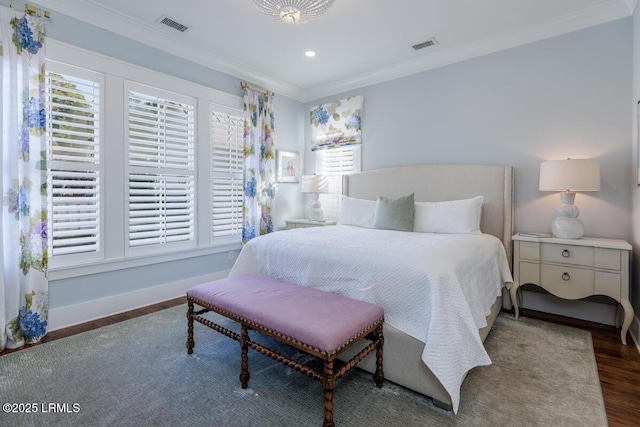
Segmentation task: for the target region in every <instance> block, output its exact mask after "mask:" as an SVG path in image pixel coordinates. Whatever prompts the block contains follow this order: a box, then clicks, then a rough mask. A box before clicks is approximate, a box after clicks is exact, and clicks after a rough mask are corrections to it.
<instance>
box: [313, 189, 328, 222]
mask: <svg viewBox="0 0 640 427" xmlns="http://www.w3.org/2000/svg"><path fill="white" fill-rule="evenodd" d="M309 219H310V220H311V221H322V220H323V219H324V212H323V211H322V205H321V204H320V195H319V194H318V193H313V200H311V203H310V204H309Z"/></svg>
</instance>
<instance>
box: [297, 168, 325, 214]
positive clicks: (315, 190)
mask: <svg viewBox="0 0 640 427" xmlns="http://www.w3.org/2000/svg"><path fill="white" fill-rule="evenodd" d="M301 191H302V192H303V193H311V194H313V199H312V200H311V203H310V204H309V213H308V215H309V219H310V220H311V221H322V219H323V218H324V213H323V212H322V206H321V205H320V193H328V192H329V177H328V176H325V175H303V176H302V184H301Z"/></svg>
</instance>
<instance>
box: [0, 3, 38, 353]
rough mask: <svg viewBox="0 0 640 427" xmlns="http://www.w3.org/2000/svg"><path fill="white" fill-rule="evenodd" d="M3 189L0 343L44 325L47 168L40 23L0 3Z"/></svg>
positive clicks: (34, 336) (23, 338) (26, 339)
mask: <svg viewBox="0 0 640 427" xmlns="http://www.w3.org/2000/svg"><path fill="white" fill-rule="evenodd" d="M0 30H1V34H2V39H1V41H2V51H3V54H2V61H3V67H2V71H1V73H2V113H3V114H2V120H1V123H0V124H1V127H2V141H1V142H0V146H1V148H2V151H1V153H2V159H1V160H2V178H1V181H0V182H1V183H2V195H3V203H2V210H1V212H0V222H1V227H0V236H1V239H0V255H1V256H0V269H1V272H2V274H1V275H0V350H3V349H4V348H16V347H20V346H22V345H24V344H33V343H37V342H38V341H40V339H41V338H42V337H43V336H44V335H45V333H46V332H47V320H48V311H49V285H48V280H47V176H46V173H47V169H46V139H45V76H44V25H43V22H42V19H41V18H39V17H35V16H29V15H25V16H22V17H20V18H19V17H17V16H16V15H15V12H14V10H13V9H9V8H6V7H0Z"/></svg>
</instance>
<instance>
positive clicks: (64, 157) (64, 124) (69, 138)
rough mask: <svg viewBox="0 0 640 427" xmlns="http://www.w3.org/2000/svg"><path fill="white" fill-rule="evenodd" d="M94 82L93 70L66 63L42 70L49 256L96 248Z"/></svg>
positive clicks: (97, 145) (97, 149)
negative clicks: (60, 67) (58, 69)
mask: <svg viewBox="0 0 640 427" xmlns="http://www.w3.org/2000/svg"><path fill="white" fill-rule="evenodd" d="M53 68H55V67H53ZM74 71H75V73H74ZM74 74H77V75H82V77H78V76H77V75H74ZM100 82H101V75H100V74H99V73H93V72H88V71H86V70H80V69H78V70H74V69H73V68H72V67H65V72H64V73H57V72H54V71H52V70H48V71H47V73H46V84H45V87H46V97H47V99H46V101H47V102H46V109H47V151H48V152H47V186H48V203H49V212H50V221H49V224H50V236H51V238H50V239H49V251H50V253H51V254H52V255H53V256H56V255H68V254H79V253H87V252H98V251H100V250H101V239H100V225H101V220H100V216H101V206H100V194H101V191H100V190H101V176H100V162H101V159H100V143H101V137H100V120H101V117H100V95H101V94H100V91H101V87H100V86H101V83H100Z"/></svg>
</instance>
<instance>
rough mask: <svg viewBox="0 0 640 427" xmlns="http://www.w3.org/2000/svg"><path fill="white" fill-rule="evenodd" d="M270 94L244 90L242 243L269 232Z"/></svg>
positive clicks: (271, 196)
mask: <svg viewBox="0 0 640 427" xmlns="http://www.w3.org/2000/svg"><path fill="white" fill-rule="evenodd" d="M272 102H273V94H271V93H263V92H259V91H256V90H253V89H250V88H244V115H245V117H244V147H243V151H244V207H243V213H244V220H243V224H242V241H243V242H245V243H246V242H248V241H249V240H251V239H253V238H254V237H256V236H260V235H262V234H267V233H271V232H272V231H273V220H272V217H271V210H272V207H273V199H274V196H275V188H274V182H275V170H276V168H275V143H274V139H273V134H274V119H273V108H272Z"/></svg>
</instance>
